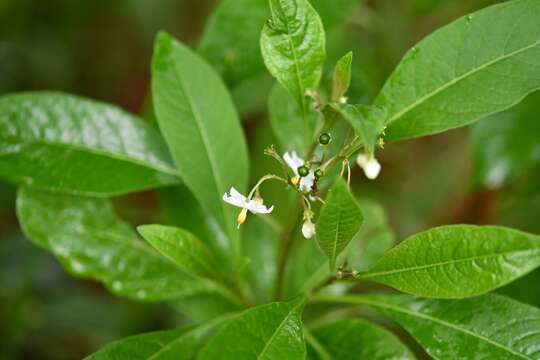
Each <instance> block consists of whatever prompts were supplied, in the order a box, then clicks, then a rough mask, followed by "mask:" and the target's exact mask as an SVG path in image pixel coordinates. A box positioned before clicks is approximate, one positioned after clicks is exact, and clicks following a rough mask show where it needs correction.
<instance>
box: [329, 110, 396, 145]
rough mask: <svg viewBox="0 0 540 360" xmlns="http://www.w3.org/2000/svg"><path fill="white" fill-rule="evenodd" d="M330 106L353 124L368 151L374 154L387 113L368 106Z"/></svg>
mask: <svg viewBox="0 0 540 360" xmlns="http://www.w3.org/2000/svg"><path fill="white" fill-rule="evenodd" d="M330 106H331V107H332V108H333V109H335V110H336V111H337V112H339V113H340V114H341V116H343V118H344V119H345V120H346V121H347V122H348V123H349V124H351V126H352V127H353V129H354V131H355V133H356V135H358V136H359V137H360V139H361V140H362V143H363V144H364V147H365V149H366V151H367V152H368V153H370V154H373V153H374V152H375V145H376V141H377V138H378V137H379V136H380V134H381V133H382V132H383V131H384V119H385V117H386V116H387V113H386V111H385V110H384V109H382V108H378V107H375V106H367V105H339V104H331V105H330Z"/></svg>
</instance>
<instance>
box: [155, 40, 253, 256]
mask: <svg viewBox="0 0 540 360" xmlns="http://www.w3.org/2000/svg"><path fill="white" fill-rule="evenodd" d="M152 90H153V100H154V106H155V109H156V115H157V118H158V122H159V125H160V128H161V130H162V133H163V135H164V137H165V140H166V141H167V143H168V145H169V148H170V149H171V153H172V157H173V159H174V162H175V164H176V165H177V167H178V169H180V171H181V173H182V180H183V181H184V183H185V184H186V185H187V187H188V188H189V189H190V190H191V191H192V193H193V194H194V195H195V197H196V198H197V199H198V200H199V202H200V203H201V205H202V206H203V208H204V209H205V210H206V211H207V212H208V213H209V214H210V215H211V216H213V217H214V218H215V219H216V220H217V222H218V224H220V225H221V227H222V228H224V229H227V230H228V235H229V237H230V238H231V239H233V240H232V244H231V246H232V249H224V251H225V252H227V251H229V253H231V252H232V253H234V254H235V256H236V257H238V256H239V249H238V246H239V241H238V240H237V239H238V235H237V231H236V229H235V228H234V225H235V221H234V219H235V216H236V215H233V212H234V213H236V209H233V208H232V207H231V206H229V205H227V204H226V203H224V202H223V201H222V199H221V198H222V196H223V194H224V193H225V192H226V191H228V190H229V189H230V187H231V186H234V187H235V188H236V189H238V190H239V191H240V192H243V191H244V190H245V189H246V187H247V177H248V160H247V149H246V143H245V139H244V135H243V133H242V129H241V127H240V123H239V120H238V116H237V114H236V111H235V109H234V106H233V104H232V101H231V98H230V95H229V94H228V92H227V89H226V88H225V86H224V84H223V82H222V81H221V79H220V78H219V76H218V75H217V74H216V73H215V72H214V70H213V69H212V68H211V67H210V66H209V65H208V64H207V63H205V62H204V61H203V60H202V59H201V58H199V57H198V56H197V55H195V54H194V53H193V52H191V50H189V49H188V48H187V47H185V46H184V45H182V44H180V43H178V42H177V41H176V40H174V39H173V38H172V37H171V36H169V35H167V34H165V33H160V34H159V35H158V37H157V39H156V44H155V49H154V58H153V62H152ZM225 135H226V136H225ZM236 260H238V258H236Z"/></svg>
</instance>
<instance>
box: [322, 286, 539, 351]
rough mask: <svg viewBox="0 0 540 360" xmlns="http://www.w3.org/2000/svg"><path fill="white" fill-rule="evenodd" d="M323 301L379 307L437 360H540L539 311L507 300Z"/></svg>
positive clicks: (402, 298)
mask: <svg viewBox="0 0 540 360" xmlns="http://www.w3.org/2000/svg"><path fill="white" fill-rule="evenodd" d="M319 301H325V302H326V301H331V302H334V301H336V302H340V303H346V304H362V305H368V306H370V307H374V308H377V309H379V310H381V311H382V312H383V313H385V314H386V315H388V316H390V317H391V318H392V319H393V320H395V321H396V322H397V323H399V324H400V325H401V326H403V327H404V328H405V329H406V330H407V331H408V332H409V333H410V334H411V335H412V336H413V337H414V338H415V339H416V340H417V341H418V342H419V343H420V344H421V345H422V347H423V348H424V349H426V351H427V352H428V354H430V355H431V356H432V357H433V358H435V359H477V358H478V357H479V356H481V358H483V359H505V360H510V359H516V360H517V359H530V360H533V359H538V358H539V357H540V347H539V346H538V344H540V310H539V309H537V308H534V307H532V306H529V305H525V304H522V303H519V302H517V301H515V300H512V299H509V298H506V297H503V296H499V295H484V296H480V297H475V298H471V299H465V300H429V299H419V298H415V297H412V296H407V295H394V296H371V297H361V296H344V297H337V296H324V297H320V298H319Z"/></svg>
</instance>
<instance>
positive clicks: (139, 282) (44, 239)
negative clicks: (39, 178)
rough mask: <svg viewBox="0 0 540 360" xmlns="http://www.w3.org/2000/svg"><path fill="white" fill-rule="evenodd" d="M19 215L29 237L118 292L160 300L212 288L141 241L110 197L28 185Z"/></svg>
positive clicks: (71, 267) (71, 269)
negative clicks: (58, 192)
mask: <svg viewBox="0 0 540 360" xmlns="http://www.w3.org/2000/svg"><path fill="white" fill-rule="evenodd" d="M17 217H18V219H19V222H20V225H21V227H22V229H23V231H24V233H25V235H26V236H27V237H28V238H29V239H30V240H32V242H34V243H35V244H36V245H38V246H40V247H42V248H44V249H45V250H47V251H50V252H52V253H53V254H54V255H55V256H56V257H57V258H58V260H59V261H60V262H61V263H62V265H63V266H64V267H65V268H66V270H68V271H69V272H70V273H71V274H73V275H75V276H78V277H82V278H88V279H94V280H98V281H100V282H102V283H104V284H105V286H106V287H107V288H108V289H109V290H110V291H111V292H112V293H114V294H116V295H119V296H125V297H128V298H132V299H136V300H145V301H159V300H173V299H178V298H182V297H184V296H189V295H193V294H196V293H201V292H212V291H213V284H211V283H210V282H209V281H206V280H204V279H199V278H195V277H193V276H190V275H188V274H186V273H184V272H182V271H180V270H179V269H178V268H177V267H176V266H174V265H173V264H172V263H170V262H169V261H167V260H166V259H165V258H164V257H162V256H161V255H159V254H158V253H157V252H155V251H154V250H153V249H152V248H151V247H149V246H147V245H146V244H145V243H144V242H143V241H141V240H140V239H139V238H138V236H137V234H136V233H135V231H134V230H132V229H131V228H130V227H129V226H128V225H127V224H126V223H125V222H123V221H121V220H120V219H118V217H117V216H116V214H115V213H114V210H113V207H112V204H111V203H110V202H109V201H108V200H106V199H95V198H84V197H76V196H71V195H62V194H54V193H48V192H44V191H38V190H32V189H30V188H26V187H23V188H21V189H20V190H19V193H18V196H17Z"/></svg>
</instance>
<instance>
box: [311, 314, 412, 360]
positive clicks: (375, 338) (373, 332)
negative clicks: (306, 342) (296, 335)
mask: <svg viewBox="0 0 540 360" xmlns="http://www.w3.org/2000/svg"><path fill="white" fill-rule="evenodd" d="M312 333H313V336H314V337H315V338H316V340H317V342H318V343H319V344H320V346H321V347H322V349H323V350H322V351H323V352H324V353H323V354H321V355H323V356H320V358H321V359H335V360H350V359H370V360H389V359H401V360H407V359H416V358H415V357H414V355H413V354H412V353H411V352H410V351H409V349H407V347H406V346H405V345H403V344H402V343H401V342H400V341H399V339H398V338H397V337H395V336H394V335H393V334H392V333H391V332H389V331H387V330H385V329H383V328H381V327H380V326H378V325H375V324H373V323H370V322H369V321H366V320H362V319H342V320H337V321H334V322H332V323H329V324H325V325H322V326H318V327H316V328H315V329H313V330H312ZM324 355H327V357H324Z"/></svg>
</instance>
